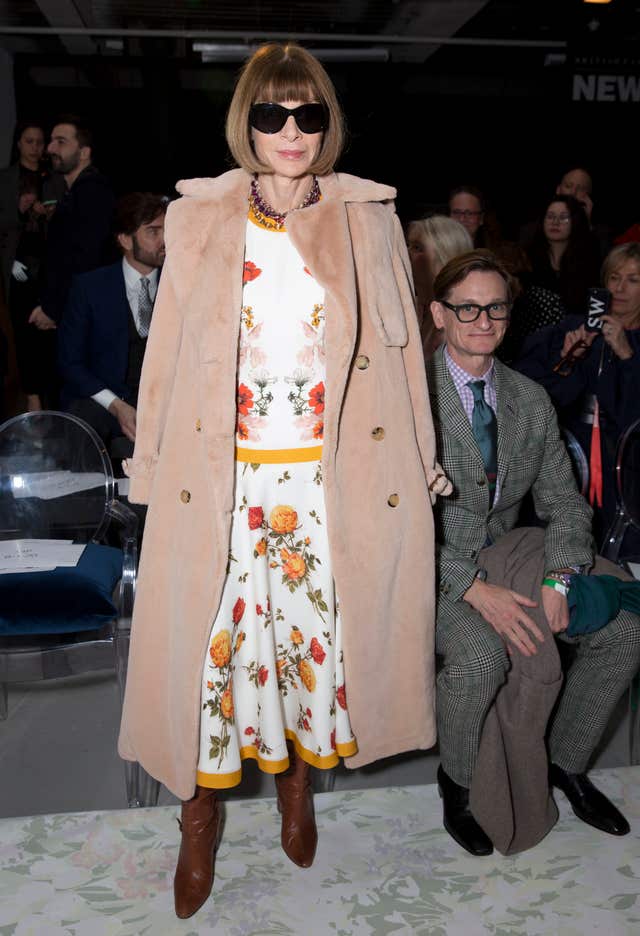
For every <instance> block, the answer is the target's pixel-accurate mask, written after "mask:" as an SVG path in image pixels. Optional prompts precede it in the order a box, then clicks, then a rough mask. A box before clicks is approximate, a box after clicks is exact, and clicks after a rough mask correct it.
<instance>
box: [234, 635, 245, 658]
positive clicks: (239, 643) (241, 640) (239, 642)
mask: <svg viewBox="0 0 640 936" xmlns="http://www.w3.org/2000/svg"><path fill="white" fill-rule="evenodd" d="M246 636H247V635H246V634H245V632H244V631H240V633H239V634H238V636H237V637H236V645H235V647H234V650H233V652H234V653H237V652H238V650H239V649H240V647H241V646H242V644H243V643H244V639H245V637H246Z"/></svg>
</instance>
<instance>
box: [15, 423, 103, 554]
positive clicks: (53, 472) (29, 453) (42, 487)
mask: <svg viewBox="0 0 640 936" xmlns="http://www.w3.org/2000/svg"><path fill="white" fill-rule="evenodd" d="M114 492H115V485H114V478H113V469H112V466H111V462H110V460H109V457H108V455H107V452H106V450H105V447H104V445H103V443H102V441H101V440H100V438H99V436H98V435H97V434H96V433H95V431H94V430H93V429H92V428H91V426H89V425H87V423H85V422H84V421H83V420H82V419H79V418H78V417H77V416H72V415H71V414H69V413H58V412H54V411H48V410H45V411H42V412H37V413H24V414H22V415H21V416H15V417H14V418H13V419H10V420H8V421H7V422H5V423H3V424H2V425H1V426H0V539H2V540H8V539H67V540H74V541H75V542H77V543H83V542H89V541H91V540H94V541H98V540H100V538H101V537H102V536H103V535H104V532H105V530H106V528H107V526H108V524H109V515H108V507H109V505H110V504H111V503H112V501H113V498H114Z"/></svg>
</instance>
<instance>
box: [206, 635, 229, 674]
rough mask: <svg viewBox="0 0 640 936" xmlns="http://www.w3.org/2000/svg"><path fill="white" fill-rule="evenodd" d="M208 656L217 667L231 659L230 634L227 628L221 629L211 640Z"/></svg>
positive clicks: (219, 667)
mask: <svg viewBox="0 0 640 936" xmlns="http://www.w3.org/2000/svg"><path fill="white" fill-rule="evenodd" d="M209 656H210V657H211V659H212V660H213V665H214V666H217V667H218V669H222V667H223V666H226V665H227V663H228V662H229V660H230V659H231V634H230V633H229V631H228V630H221V631H220V632H219V633H218V634H216V636H215V637H214V638H213V640H212V641H211V646H210V647H209Z"/></svg>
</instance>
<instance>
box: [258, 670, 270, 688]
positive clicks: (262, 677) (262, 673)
mask: <svg viewBox="0 0 640 936" xmlns="http://www.w3.org/2000/svg"><path fill="white" fill-rule="evenodd" d="M268 678H269V670H268V669H267V667H266V666H261V667H260V669H259V670H258V682H259V683H260V685H261V686H264V684H265V683H266V681H267V679H268Z"/></svg>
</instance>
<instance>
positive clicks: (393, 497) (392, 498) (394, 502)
mask: <svg viewBox="0 0 640 936" xmlns="http://www.w3.org/2000/svg"><path fill="white" fill-rule="evenodd" d="M399 503H400V497H399V496H398V495H397V494H389V497H388V498H387V504H388V505H389V507H397V506H398V504H399Z"/></svg>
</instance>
